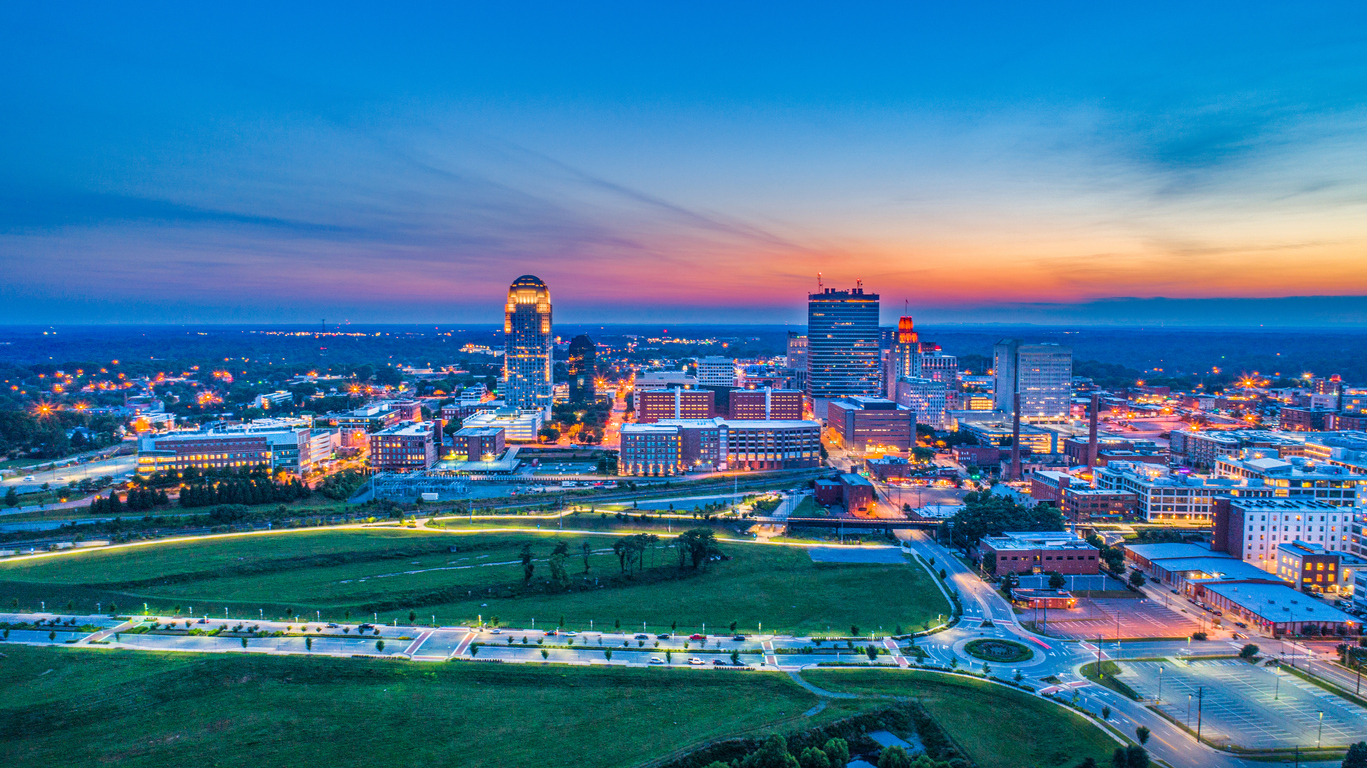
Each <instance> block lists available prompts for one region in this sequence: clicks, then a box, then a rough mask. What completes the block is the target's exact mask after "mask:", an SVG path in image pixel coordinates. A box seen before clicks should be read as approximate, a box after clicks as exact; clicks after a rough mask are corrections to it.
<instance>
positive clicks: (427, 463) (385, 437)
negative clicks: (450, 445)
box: [370, 421, 441, 472]
mask: <svg viewBox="0 0 1367 768" xmlns="http://www.w3.org/2000/svg"><path fill="white" fill-rule="evenodd" d="M439 429H440V427H439V426H438V422H435V421H401V422H399V423H398V424H395V425H394V426H392V427H386V428H385V429H382V430H380V431H379V432H373V433H371V435H370V468H371V469H374V470H376V471H379V472H413V471H417V470H423V469H427V468H429V467H431V466H432V465H433V464H436V463H437V446H438V445H439V444H440V440H441V437H440V433H439V432H438V430H439Z"/></svg>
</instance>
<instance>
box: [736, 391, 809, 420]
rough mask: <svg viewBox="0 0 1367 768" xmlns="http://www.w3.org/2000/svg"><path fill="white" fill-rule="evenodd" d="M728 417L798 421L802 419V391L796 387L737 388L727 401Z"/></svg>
mask: <svg viewBox="0 0 1367 768" xmlns="http://www.w3.org/2000/svg"><path fill="white" fill-rule="evenodd" d="M726 410H727V418H728V419H730V420H732V421H738V420H743V419H768V420H770V421H798V420H801V419H802V393H801V392H800V391H798V390H796V389H771V388H769V387H765V388H764V389H736V390H732V391H731V393H730V395H729V396H728V398H727V403H726Z"/></svg>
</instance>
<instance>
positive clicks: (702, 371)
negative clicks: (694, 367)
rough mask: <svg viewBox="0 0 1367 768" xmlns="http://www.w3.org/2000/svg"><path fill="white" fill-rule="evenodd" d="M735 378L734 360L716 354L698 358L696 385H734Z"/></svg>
mask: <svg viewBox="0 0 1367 768" xmlns="http://www.w3.org/2000/svg"><path fill="white" fill-rule="evenodd" d="M737 378H738V376H737V371H736V361H735V360H733V359H731V358H729V357H719V356H716V355H712V356H708V357H700V358H698V386H700V387H734V386H736V379H737Z"/></svg>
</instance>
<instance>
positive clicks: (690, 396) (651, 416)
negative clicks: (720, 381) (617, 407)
mask: <svg viewBox="0 0 1367 768" xmlns="http://www.w3.org/2000/svg"><path fill="white" fill-rule="evenodd" d="M716 415H717V410H716V393H714V392H713V391H712V390H710V389H680V388H677V387H675V388H671V389H651V390H647V391H645V392H638V393H637V397H636V421H637V423H640V424H653V423H654V422H657V421H660V420H661V419H710V418H712V417H714V416H716Z"/></svg>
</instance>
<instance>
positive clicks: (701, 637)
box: [688, 633, 707, 640]
mask: <svg viewBox="0 0 1367 768" xmlns="http://www.w3.org/2000/svg"><path fill="white" fill-rule="evenodd" d="M688 639H689V640H706V639H707V635H699V634H697V633H694V634H691V635H689V636H688Z"/></svg>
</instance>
